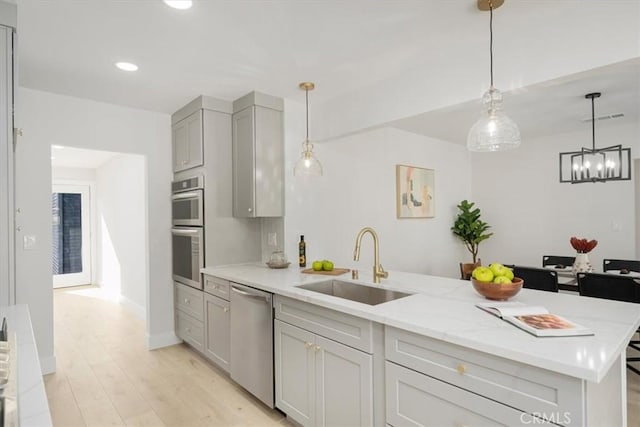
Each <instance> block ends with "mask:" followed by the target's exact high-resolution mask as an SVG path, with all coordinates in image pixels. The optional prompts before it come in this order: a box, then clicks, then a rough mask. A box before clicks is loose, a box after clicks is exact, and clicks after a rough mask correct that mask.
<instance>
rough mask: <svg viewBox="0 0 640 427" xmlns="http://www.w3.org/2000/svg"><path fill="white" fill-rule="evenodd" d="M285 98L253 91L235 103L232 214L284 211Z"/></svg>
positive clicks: (270, 214) (263, 214) (246, 215)
mask: <svg viewBox="0 0 640 427" xmlns="http://www.w3.org/2000/svg"><path fill="white" fill-rule="evenodd" d="M283 106H284V104H283V101H282V99H280V98H275V97H273V96H269V95H264V94H261V93H258V92H252V93H250V94H248V95H246V96H244V97H242V98H240V99H238V100H236V101H235V102H234V103H233V112H234V113H233V216H235V217H237V218H255V217H279V216H283V215H284V125H283V113H282V111H283Z"/></svg>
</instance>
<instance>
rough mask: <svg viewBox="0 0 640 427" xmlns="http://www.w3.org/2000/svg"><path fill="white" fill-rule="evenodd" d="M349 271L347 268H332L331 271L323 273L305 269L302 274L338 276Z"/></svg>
mask: <svg viewBox="0 0 640 427" xmlns="http://www.w3.org/2000/svg"><path fill="white" fill-rule="evenodd" d="M350 271H351V270H349V269H348V268H334V269H333V270H331V271H324V270H322V271H314V270H313V268H307V269H304V270H302V272H303V273H306V274H325V275H327V276H339V275H341V274H344V273H348V272H350Z"/></svg>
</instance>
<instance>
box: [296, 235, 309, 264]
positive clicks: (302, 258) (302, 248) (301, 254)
mask: <svg viewBox="0 0 640 427" xmlns="http://www.w3.org/2000/svg"><path fill="white" fill-rule="evenodd" d="M298 260H299V264H300V267H306V266H307V244H306V243H305V242H304V236H300V243H298Z"/></svg>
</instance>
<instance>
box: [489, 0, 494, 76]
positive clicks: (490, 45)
mask: <svg viewBox="0 0 640 427" xmlns="http://www.w3.org/2000/svg"><path fill="white" fill-rule="evenodd" d="M489 58H490V64H491V65H490V70H491V88H493V4H492V3H491V1H489Z"/></svg>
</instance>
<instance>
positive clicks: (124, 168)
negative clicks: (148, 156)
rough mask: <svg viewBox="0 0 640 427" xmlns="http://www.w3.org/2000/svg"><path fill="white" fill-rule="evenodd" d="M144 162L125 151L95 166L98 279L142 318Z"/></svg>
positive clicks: (144, 288) (143, 292)
mask: <svg viewBox="0 0 640 427" xmlns="http://www.w3.org/2000/svg"><path fill="white" fill-rule="evenodd" d="M145 176H146V165H145V161H144V156H140V155H133V154H121V155H118V156H116V157H114V158H113V159H111V160H109V161H108V162H106V163H105V164H103V165H101V166H100V167H99V168H98V169H97V170H96V183H97V199H98V200H97V208H98V209H97V210H98V212H97V228H98V233H97V236H96V237H97V247H98V251H97V254H96V255H97V256H98V274H97V277H98V283H99V285H100V286H102V287H103V288H104V289H105V290H107V291H109V292H111V293H113V294H115V295H117V296H119V297H120V299H121V301H122V303H123V304H124V305H126V306H127V307H129V308H130V309H132V310H133V311H134V312H135V313H136V314H137V315H138V316H140V317H142V318H144V314H145V307H146V295H145V294H146V284H147V282H148V278H147V268H146V266H147V263H148V260H147V253H146V234H145V231H146V219H147V212H146V201H145V188H144V182H145Z"/></svg>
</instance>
